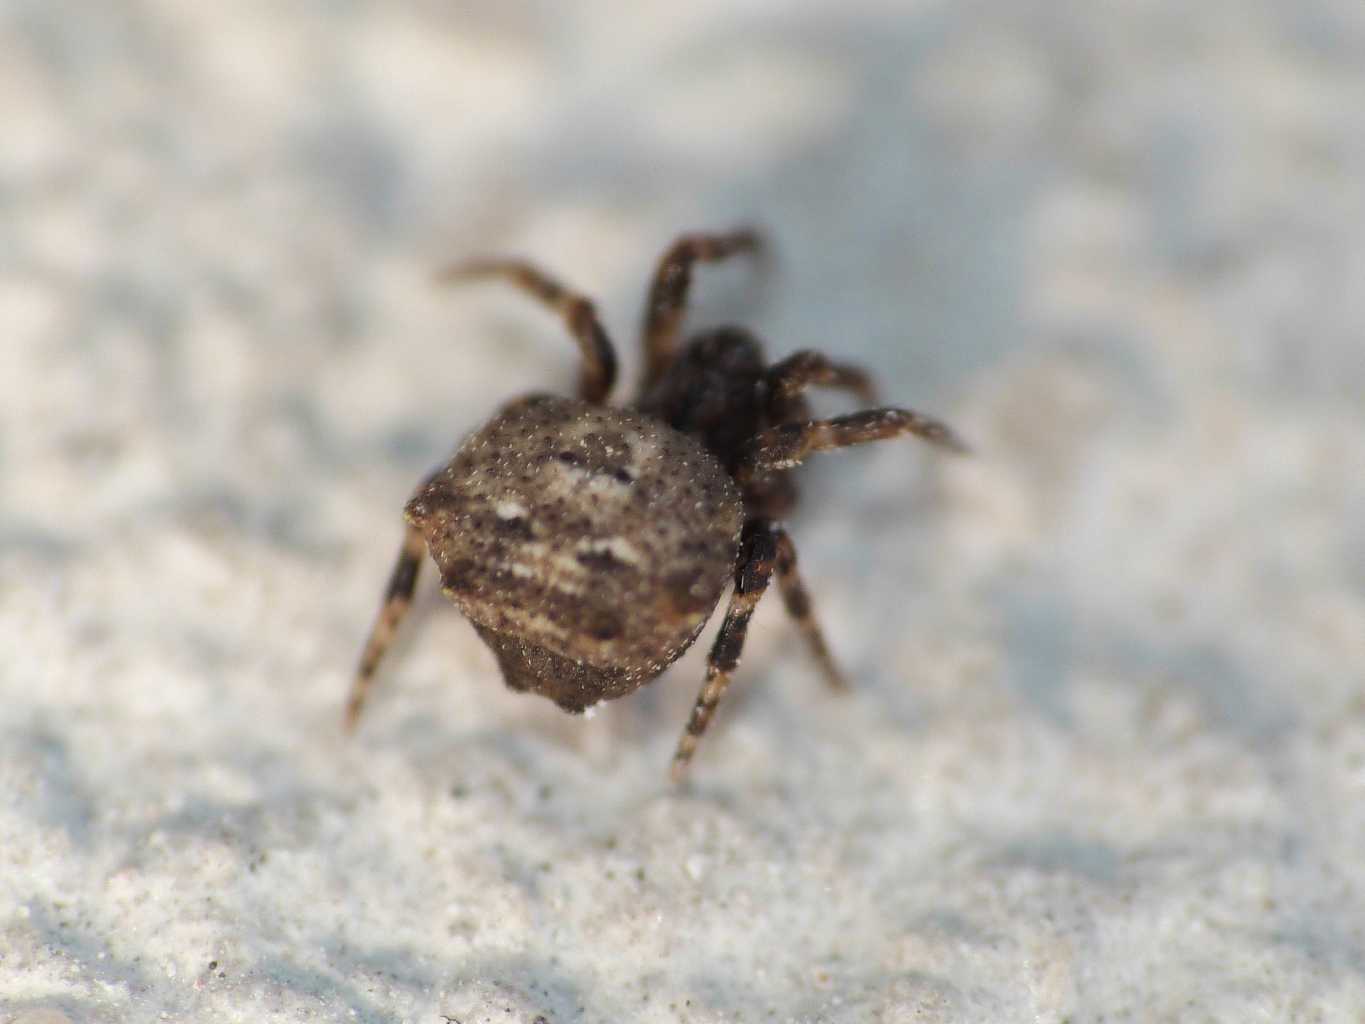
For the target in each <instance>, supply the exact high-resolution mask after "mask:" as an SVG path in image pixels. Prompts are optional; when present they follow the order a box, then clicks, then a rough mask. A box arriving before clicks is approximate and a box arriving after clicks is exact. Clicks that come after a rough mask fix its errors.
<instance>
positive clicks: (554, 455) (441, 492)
mask: <svg viewBox="0 0 1365 1024" xmlns="http://www.w3.org/2000/svg"><path fill="white" fill-rule="evenodd" d="M758 247H759V241H758V238H757V236H756V235H754V233H752V232H749V231H736V232H732V233H729V234H715V235H685V236H683V237H682V238H680V239H678V241H677V242H675V243H674V244H673V245H672V246H671V247H670V248H669V249H668V250H667V251H666V252H665V253H664V256H663V259H662V261H661V262H660V264H659V268H658V270H657V271H656V273H655V275H654V282H653V285H652V287H651V288H650V293H649V299H648V304H647V306H646V309H645V323H644V332H643V334H644V360H645V362H644V382H643V387H642V388H641V392H640V397H639V399H638V400H637V401H636V402H635V404H634V405H633V407H631V408H618V407H612V406H608V405H606V404H605V402H606V399H607V395H608V392H609V391H610V390H611V386H612V383H613V381H614V379H615V376H616V357H615V353H614V352H613V350H612V347H611V342H610V341H609V340H608V338H607V335H606V332H605V331H603V329H602V327H601V325H600V323H599V322H598V319H597V314H596V312H595V311H594V309H593V306H592V303H591V302H589V301H588V300H587V299H586V298H583V297H582V296H580V295H578V294H575V293H573V292H570V291H568V290H566V289H565V288H564V287H562V286H561V285H559V284H558V283H556V282H555V281H554V280H552V279H551V278H550V277H548V276H547V275H545V274H544V273H542V272H541V271H540V270H539V269H537V268H536V267H534V266H532V265H530V264H528V263H524V262H521V261H518V260H481V261H475V262H470V263H465V264H461V265H459V266H456V267H454V268H452V269H450V270H449V271H447V272H446V273H445V275H444V277H445V278H446V279H447V280H468V279H471V278H501V279H503V280H505V281H509V282H511V283H512V284H514V285H516V286H517V287H519V288H520V289H522V290H523V291H525V292H527V293H528V294H530V295H531V296H532V297H534V298H536V299H539V300H540V301H541V302H542V303H544V304H545V305H547V306H549V307H550V308H551V309H553V310H555V311H556V312H558V313H559V315H560V316H561V317H562V318H563V320H564V322H565V324H566V325H567V327H568V329H569V331H570V333H572V334H573V336H574V338H575V339H576V340H577V341H578V344H579V347H580V348H581V349H582V353H583V371H582V376H581V380H580V385H579V397H578V398H561V397H555V396H552V395H531V396H528V397H526V398H522V399H518V400H517V401H514V402H512V403H511V404H510V405H508V406H506V407H505V408H504V409H503V410H502V411H501V412H500V413H498V415H497V416H495V417H494V418H493V420H492V421H491V422H490V423H488V424H487V425H486V426H484V427H483V428H482V429H480V430H478V431H476V432H475V433H474V434H473V436H471V437H470V438H469V439H468V440H466V441H465V442H464V444H462V445H461V446H460V448H459V450H458V451H457V452H456V453H455V456H454V458H452V459H451V460H450V462H449V463H447V464H446V465H445V466H443V467H442V468H441V469H439V470H438V471H437V472H435V473H434V474H432V475H431V476H430V477H428V478H427V479H426V480H425V481H424V482H423V483H422V485H421V486H420V487H419V488H418V489H417V493H416V494H414V495H413V497H412V499H411V500H410V501H409V502H408V504H407V507H406V509H405V510H404V516H405V518H406V520H407V523H408V528H407V535H406V537H405V539H404V542H403V550H402V551H401V553H400V554H399V557H398V564H397V565H396V566H395V567H394V571H393V576H392V579H391V580H390V582H389V589H388V593H387V595H386V597H385V600H384V604H383V606H382V607H381V608H380V611H379V617H378V619H377V620H376V622H375V624H374V628H373V630H372V631H371V633H370V637H369V641H368V642H367V643H366V645H365V651H364V654H363V655H362V657H361V661H360V669H359V671H358V673H357V675H356V679H355V683H354V685H353V687H352V689H351V696H350V700H349V702H348V704H347V709H346V722H347V725H348V727H354V725H355V722H356V720H357V718H358V716H359V714H360V710H361V708H362V706H363V705H364V702H365V698H366V695H367V693H368V691H369V688H370V685H371V683H372V681H373V679H374V673H375V669H376V668H377V667H378V665H379V661H380V658H381V657H382V656H383V654H384V651H385V650H386V648H387V647H388V646H389V643H390V642H391V640H392V639H393V634H394V630H395V629H396V628H397V626H398V623H399V621H400V620H401V619H402V617H403V614H404V612H406V611H407V607H408V604H409V602H410V600H411V598H412V591H413V586H414V585H415V583H416V580H417V570H418V567H419V566H420V564H421V561H422V557H423V553H424V549H426V550H428V551H430V552H431V557H432V558H433V560H434V561H435V562H436V565H437V568H438V569H439V570H440V572H441V583H442V588H443V590H444V592H445V594H446V596H447V597H449V598H450V600H451V601H453V602H454V603H455V606H456V607H457V608H459V609H460V611H461V612H463V613H464V615H465V616H466V617H467V618H468V619H469V621H470V622H471V623H473V625H474V629H475V630H476V631H477V632H478V634H479V636H481V637H482V638H483V640H484V642H485V643H486V644H487V645H488V646H489V648H490V649H491V650H492V651H493V653H494V655H496V657H497V659H498V664H499V665H500V667H501V668H502V674H503V678H504V679H505V680H506V682H507V685H508V686H510V687H511V688H512V689H514V690H529V691H532V692H534V693H539V694H543V695H544V696H546V697H549V698H550V699H551V700H553V701H554V702H555V703H556V704H558V705H559V706H560V707H562V708H564V709H565V710H566V711H582V710H584V709H585V708H587V707H590V706H592V705H593V704H596V703H597V702H598V701H601V700H611V699H613V698H616V697H622V696H624V695H625V694H627V693H630V692H631V691H633V690H635V689H637V688H638V687H639V686H641V685H642V684H644V683H646V682H648V681H649V680H651V679H653V678H654V677H655V676H657V675H659V673H661V672H662V671H663V670H664V669H665V668H667V667H668V666H669V665H670V664H671V663H672V662H673V661H674V660H676V659H677V658H678V657H679V656H680V655H681V654H682V653H683V652H684V651H685V650H687V648H688V647H689V646H691V644H692V642H693V641H694V640H695V639H696V638H697V634H698V633H700V632H701V629H702V627H703V626H704V625H705V624H706V620H707V619H708V618H709V617H710V616H711V613H712V611H713V610H714V609H715V606H716V604H717V603H718V602H719V600H720V598H721V595H722V594H723V593H724V591H725V587H726V585H727V584H728V583H732V582H733V585H734V586H733V590H732V591H731V595H730V602H729V607H728V608H727V610H726V613H725V620H724V622H723V623H722V624H721V628H720V633H719V635H718V636H717V637H716V641H715V644H714V646H713V647H712V649H711V655H710V658H709V660H708V662H707V669H706V680H705V682H704V684H703V685H702V688H701V693H700V694H699V695H698V697H697V703H696V705H695V706H694V708H693V710H692V715H691V717H690V718H689V719H688V722H687V727H686V729H685V731H684V732H683V735H682V739H681V741H680V742H679V744H678V750H677V753H676V754H675V755H674V758H673V775H674V778H675V779H678V778H681V777H682V775H683V773H684V772H685V771H686V768H687V765H688V763H689V762H690V760H691V758H692V753H693V750H694V749H695V748H696V745H697V740H698V738H699V737H700V736H701V734H702V733H703V732H704V731H705V730H706V726H707V724H708V723H709V722H710V720H711V715H712V712H713V711H714V710H715V708H716V705H717V703H718V702H719V701H720V699H721V696H722V695H723V694H724V693H725V689H726V687H727V686H728V685H729V683H730V677H731V675H732V674H733V673H734V670H735V667H736V665H737V664H738V663H739V656H740V651H741V649H742V648H743V646H744V636H745V632H746V630H747V628H748V624H749V618H750V616H751V615H752V614H753V610H754V606H755V605H756V604H757V603H758V599H759V598H760V597H761V596H762V594H763V592H764V590H765V589H766V588H767V586H768V582H769V580H770V579H771V577H772V576H773V574H774V572H775V573H776V575H777V582H778V586H779V588H780V590H781V592H782V597H783V599H784V602H785V604H786V606H787V610H788V612H790V613H791V616H792V618H794V619H795V620H796V623H797V625H798V626H799V627H800V628H801V631H802V633H803V634H804V635H805V638H806V641H807V644H808V645H809V647H810V650H811V653H812V654H813V655H814V657H815V658H816V660H817V661H818V662H819V664H820V666H821V668H822V670H823V671H824V673H825V675H826V677H827V678H828V679H829V681H830V683H831V684H832V685H834V686H836V687H840V688H842V687H843V685H844V683H843V678H842V676H841V675H840V674H839V671H838V669H837V668H836V666H835V664H834V661H833V660H832V659H831V657H830V654H829V651H828V649H827V648H826V646H825V641H824V638H823V636H822V634H821V632H820V628H819V626H818V625H817V624H816V621H815V618H814V615H813V613H812V611H811V604H810V599H809V597H808V596H807V594H806V590H805V587H804V586H803V585H802V583H801V578H800V576H799V575H798V574H797V570H796V551H795V548H794V547H793V546H792V542H791V538H790V537H789V536H788V535H787V533H786V531H785V530H783V528H782V527H781V526H780V525H778V522H779V520H780V519H782V518H783V517H784V516H785V515H786V514H787V513H788V512H789V511H790V509H791V508H792V505H793V503H794V501H795V499H796V489H795V486H794V483H793V480H792V475H791V472H790V470H791V467H793V466H795V465H796V464H797V463H799V462H800V461H801V460H802V459H804V458H805V457H806V456H807V455H809V454H810V453H811V452H816V451H824V450H827V449H835V448H844V447H847V446H849V445H855V444H861V443H863V442H864V441H875V440H879V439H882V438H891V437H900V436H902V435H906V434H912V435H915V436H918V437H921V438H923V439H925V440H927V441H932V442H933V443H935V444H938V445H941V446H943V447H945V448H947V449H949V450H952V451H963V450H964V446H963V445H962V443H961V442H960V441H959V440H958V439H957V437H956V436H955V435H954V434H953V432H952V431H951V430H950V429H949V428H948V427H946V426H944V425H943V424H942V423H939V422H937V421H936V420H932V419H929V418H928V417H925V416H921V415H920V414H919V413H915V412H911V411H909V410H907V409H894V408H875V409H868V410H865V411H863V412H855V413H852V414H849V415H846V416H837V417H834V418H832V419H814V418H812V416H811V413H810V410H809V408H808V406H807V404H806V401H805V398H804V397H803V392H804V391H805V390H806V389H807V388H809V387H812V386H820V387H830V388H837V389H841V390H844V391H848V392H850V393H852V394H853V395H854V396H856V397H857V398H858V399H860V400H861V401H863V402H865V403H868V404H870V403H871V402H872V400H873V394H872V385H871V381H870V379H869V378H868V376H867V374H865V373H864V372H863V371H862V370H859V369H857V368H855V367H852V366H847V365H843V364H840V363H835V362H831V361H830V360H829V359H827V358H826V357H825V356H823V355H821V354H820V353H818V352H810V351H803V352H797V353H796V354H795V355H792V356H789V357H788V358H786V359H783V360H782V361H780V362H778V363H775V364H772V365H769V364H767V363H766V362H765V361H764V357H763V350H762V347H761V345H760V344H759V342H758V340H757V339H756V338H754V337H753V335H751V334H749V333H748V332H746V331H744V330H742V329H741V328H738V327H722V328H719V329H716V330H713V331H709V332H706V333H704V334H700V335H697V336H696V337H693V338H691V339H690V340H689V341H687V342H686V343H685V344H683V345H682V346H679V344H678V336H679V328H680V326H681V322H682V318H683V312H684V309H685V305H686V300H687V293H688V289H689V287H690V285H691V278H692V269H693V267H694V265H695V264H696V263H697V262H698V261H714V260H719V259H723V258H725V257H726V256H729V255H731V254H734V253H740V252H752V251H755V250H757V249H758Z"/></svg>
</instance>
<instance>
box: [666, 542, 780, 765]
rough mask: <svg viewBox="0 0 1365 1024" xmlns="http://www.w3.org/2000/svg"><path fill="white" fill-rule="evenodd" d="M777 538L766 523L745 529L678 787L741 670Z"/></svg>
mask: <svg viewBox="0 0 1365 1024" xmlns="http://www.w3.org/2000/svg"><path fill="white" fill-rule="evenodd" d="M777 557H778V550H777V538H776V536H775V535H774V533H773V531H772V528H771V527H770V526H769V525H768V523H767V522H766V521H765V520H756V521H753V522H750V523H749V524H747V525H746V526H745V528H744V539H743V541H742V542H741V546H740V558H739V562H738V563H737V565H736V566H735V589H734V591H733V592H732V593H731V594H730V605H729V607H728V608H726V610H725V620H724V621H723V622H722V623H721V624H720V632H719V633H718V634H717V635H716V642H715V644H714V645H713V646H712V647H711V654H710V655H709V656H708V657H707V659H706V681H705V682H704V683H703V684H702V688H701V692H700V693H699V694H697V703H696V704H694V705H693V707H692V714H691V716H690V717H689V718H688V720H687V726H686V728H685V729H684V730H683V734H682V737H681V738H680V739H679V740H678V749H677V751H676V752H675V753H674V755H673V767H672V771H671V774H672V776H673V781H674V782H681V781H682V780H683V778H684V776H685V775H686V774H687V766H688V764H690V763H691V761H692V754H693V752H695V751H696V749H697V742H698V740H700V738H701V735H702V733H704V732H705V731H706V727H707V726H708V725H709V724H710V723H711V716H712V714H713V713H714V712H715V710H716V705H717V704H719V703H720V699H721V697H723V696H724V695H725V691H726V689H727V688H728V687H729V685H730V677H731V676H732V675H733V674H734V671H735V668H736V666H738V665H739V656H740V653H741V652H742V651H743V649H744V637H745V635H746V634H747V633H748V631H749V619H750V617H751V616H752V615H753V613H754V608H755V606H757V604H758V599H759V598H760V597H762V596H763V592H764V591H765V590H767V589H768V581H769V580H770V579H771V578H772V574H773V565H774V563H775V562H776V561H777Z"/></svg>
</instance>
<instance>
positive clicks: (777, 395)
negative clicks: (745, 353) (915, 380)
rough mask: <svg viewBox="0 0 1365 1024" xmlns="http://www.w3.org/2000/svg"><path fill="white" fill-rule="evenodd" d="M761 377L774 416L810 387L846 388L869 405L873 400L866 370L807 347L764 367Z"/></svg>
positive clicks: (843, 389)
mask: <svg viewBox="0 0 1365 1024" xmlns="http://www.w3.org/2000/svg"><path fill="white" fill-rule="evenodd" d="M764 380H765V381H766V382H767V384H768V409H769V412H770V414H772V415H773V416H775V417H776V418H778V419H781V418H782V413H783V412H784V411H785V409H786V408H787V407H788V406H789V405H790V404H791V402H792V401H793V400H794V399H796V398H798V397H799V396H800V394H801V392H803V391H805V390H806V389H807V388H809V387H812V386H818V387H825V388H836V389H837V390H840V391H847V392H849V393H850V394H852V395H855V396H857V397H858V398H859V399H861V400H862V401H864V402H866V403H868V404H869V405H870V404H872V403H873V402H875V401H876V400H877V391H876V388H875V387H874V386H873V384H872V378H871V377H870V376H868V374H867V371H866V370H864V369H862V368H861V367H857V366H852V365H850V364H848V363H836V362H832V361H831V360H830V359H829V357H827V356H825V355H824V354H823V353H820V352H813V351H811V350H809V349H803V350H802V351H800V352H793V353H792V354H791V355H789V356H788V357H787V358H786V359H783V360H782V361H781V362H778V363H774V364H773V365H772V366H770V367H768V370H767V372H766V373H765V374H764Z"/></svg>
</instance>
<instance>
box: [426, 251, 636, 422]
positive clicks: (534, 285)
mask: <svg viewBox="0 0 1365 1024" xmlns="http://www.w3.org/2000/svg"><path fill="white" fill-rule="evenodd" d="M487 278H500V279H501V280H504V281H507V282H508V283H509V284H512V285H515V286H516V287H517V288H520V289H521V290H522V291H524V292H526V293H527V294H528V295H530V296H531V297H532V298H535V299H538V300H539V301H540V302H542V303H543V304H544V305H546V306H548V307H549V308H550V309H552V310H554V311H555V312H556V313H558V314H559V315H560V316H561V317H562V318H563V320H564V325H565V326H566V327H567V328H568V329H569V333H570V334H572V335H573V336H574V337H575V338H576V339H577V340H578V347H579V348H580V349H581V350H582V351H583V370H582V373H581V375H580V377H579V384H578V391H579V394H580V395H581V396H582V398H583V400H584V401H587V402H592V403H594V404H596V403H600V402H603V401H605V400H606V397H607V393H608V392H609V391H611V386H612V384H613V383H615V381H616V352H615V350H613V349H612V346H611V339H610V338H608V337H607V332H606V331H605V330H603V329H602V324H601V322H600V321H599V320H598V319H597V310H596V309H595V308H594V307H593V304H592V302H591V301H590V300H588V299H587V298H585V297H584V296H582V295H579V294H578V293H576V292H573V291H570V290H569V289H567V288H565V287H564V286H563V285H562V284H560V283H559V282H558V281H556V280H555V279H554V278H552V277H550V276H549V275H548V274H546V273H544V272H543V271H541V270H539V269H538V268H536V267H534V266H532V265H531V264H530V263H527V262H525V261H523V260H503V259H489V260H470V261H469V262H467V263H457V264H455V265H454V266H451V267H447V268H446V269H444V270H442V271H441V272H440V274H439V275H438V280H440V281H442V282H445V283H455V282H460V281H472V280H478V279H487Z"/></svg>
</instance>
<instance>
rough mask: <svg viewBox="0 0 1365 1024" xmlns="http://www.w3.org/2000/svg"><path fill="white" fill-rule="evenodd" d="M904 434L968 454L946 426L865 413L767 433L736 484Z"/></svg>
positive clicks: (895, 413) (908, 416) (905, 415)
mask: <svg viewBox="0 0 1365 1024" xmlns="http://www.w3.org/2000/svg"><path fill="white" fill-rule="evenodd" d="M906 434H913V435H914V436H916V437H919V438H921V439H922V440H925V441H928V442H930V443H931V444H936V445H938V446H939V447H941V448H946V449H948V450H949V451H951V452H954V453H956V454H958V455H964V454H966V453H967V451H968V448H967V445H966V443H965V442H963V440H962V439H961V438H959V437H958V436H957V434H955V433H954V432H953V429H952V428H951V427H949V426H948V425H947V424H946V423H941V422H940V421H938V420H935V419H931V418H930V417H928V416H925V415H922V414H921V413H917V412H913V411H911V410H910V409H867V410H865V411H863V412H855V413H850V414H849V415H847V416H835V417H834V418H833V419H828V420H808V421H806V422H804V423H783V424H779V425H778V426H776V427H770V428H769V429H767V430H765V431H763V432H762V433H760V434H759V435H758V436H757V437H756V438H754V440H753V443H752V444H751V445H750V446H749V450H748V452H746V454H745V456H744V459H743V460H742V461H741V462H740V464H739V466H738V467H737V468H736V470H735V478H736V479H737V480H738V481H739V482H740V483H741V484H743V483H747V482H748V481H749V480H752V479H753V478H755V477H758V476H761V475H763V474H764V473H770V472H773V471H774V470H779V469H787V468H789V467H791V466H795V465H796V464H797V463H798V462H801V461H802V460H804V459H805V458H806V456H807V455H810V454H811V453H812V452H823V451H831V450H834V449H837V448H848V447H850V446H852V445H855V444H865V443H867V442H868V441H882V440H886V439H887V438H892V437H902V436H904V435H906Z"/></svg>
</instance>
